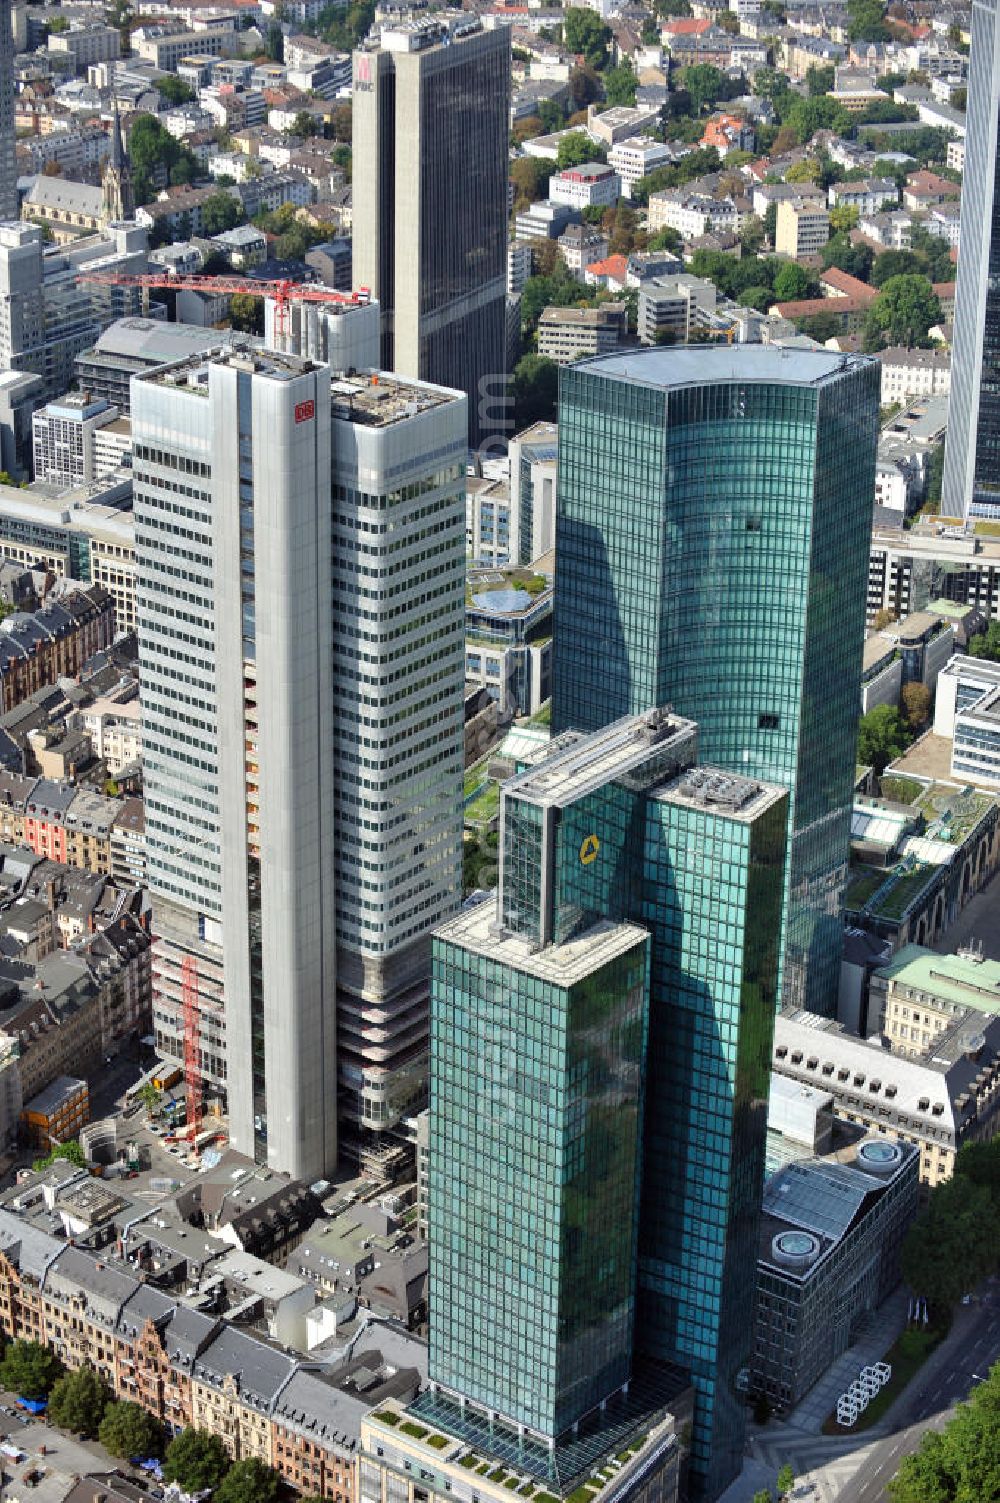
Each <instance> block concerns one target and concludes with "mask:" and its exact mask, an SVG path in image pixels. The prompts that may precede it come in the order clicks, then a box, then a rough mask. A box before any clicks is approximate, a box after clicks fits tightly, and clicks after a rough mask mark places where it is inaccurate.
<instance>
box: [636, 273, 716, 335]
mask: <svg viewBox="0 0 1000 1503" xmlns="http://www.w3.org/2000/svg"><path fill="white" fill-rule="evenodd" d="M716 300H717V292H716V288H715V283H714V282H710V281H708V280H707V279H706V278H705V277H695V276H691V275H689V274H688V273H686V272H682V273H681V274H680V275H679V276H667V277H650V278H649V279H648V280H645V281H643V282H642V283H641V284H640V286H639V306H638V320H637V322H638V334H639V340H640V343H642V344H687V342H688V340H689V339H690V338H691V331H692V329H694V328H695V327H696V325H697V322H698V315H699V313H702V312H706V313H714V312H715V305H716Z"/></svg>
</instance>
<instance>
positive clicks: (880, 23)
mask: <svg viewBox="0 0 1000 1503" xmlns="http://www.w3.org/2000/svg"><path fill="white" fill-rule="evenodd" d="M847 16H848V21H847V34H848V36H849V37H850V39H851V41H852V42H884V41H886V40H887V38H888V37H889V35H890V33H889V28H888V27H887V26H886V24H885V6H884V4H882V0H847Z"/></svg>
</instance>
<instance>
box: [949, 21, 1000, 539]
mask: <svg viewBox="0 0 1000 1503" xmlns="http://www.w3.org/2000/svg"><path fill="white" fill-rule="evenodd" d="M967 120H968V130H967V133H966V152H965V169H964V172H963V176H962V220H961V241H962V254H961V257H960V258H959V264H958V285H957V287H956V290H955V336H954V340H953V344H952V377H951V410H950V417H949V422H948V448H947V450H946V452H945V466H944V480H943V484H942V492H941V511H942V513H943V514H944V515H945V516H950V517H963V518H964V517H968V516H976V517H1000V383H998V381H997V367H998V365H1000V151H998V143H1000V15H998V10H997V0H973V5H972V47H971V51H970V55H969V84H968V113H967Z"/></svg>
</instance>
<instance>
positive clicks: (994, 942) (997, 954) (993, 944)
mask: <svg viewBox="0 0 1000 1503" xmlns="http://www.w3.org/2000/svg"><path fill="white" fill-rule="evenodd" d="M970 940H972V941H974V942H975V944H976V945H982V949H983V955H984V956H985V958H986V959H987V960H1000V872H998V873H997V875H996V876H995V877H993V878H992V880H991V881H989V882H987V884H986V886H985V887H984V888H983V890H982V892H977V893H976V896H975V897H974V898H970V900H969V902H968V903H966V905H965V907H964V908H963V909H962V911H961V913H960V914H959V915H958V918H957V919H956V920H955V922H954V923H953V924H952V925H951V927H950V928H948V929H946V930H945V931H944V933H943V934H942V935H941V938H940V939H939V940H938V941H937V943H936V944H935V945H933V946H932V949H935V950H937V951H938V953H939V954H941V955H952V954H954V952H955V951H956V950H959V949H961V947H962V946H963V945H964V944H967V943H968V942H969V941H970Z"/></svg>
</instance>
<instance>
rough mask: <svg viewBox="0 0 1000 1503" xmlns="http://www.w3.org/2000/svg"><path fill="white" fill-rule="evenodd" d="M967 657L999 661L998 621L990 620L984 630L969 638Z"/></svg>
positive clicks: (999, 627) (999, 633) (999, 634)
mask: <svg viewBox="0 0 1000 1503" xmlns="http://www.w3.org/2000/svg"><path fill="white" fill-rule="evenodd" d="M969 657H970V658H988V659H989V661H990V662H992V663H1000V621H991V622H990V624H989V626H988V627H987V628H986V630H985V632H982V633H979V634H978V635H976V636H974V637H971V638H970V639H969Z"/></svg>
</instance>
